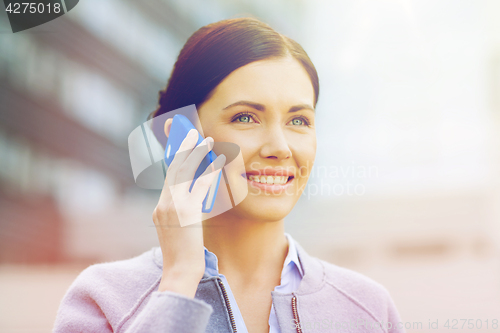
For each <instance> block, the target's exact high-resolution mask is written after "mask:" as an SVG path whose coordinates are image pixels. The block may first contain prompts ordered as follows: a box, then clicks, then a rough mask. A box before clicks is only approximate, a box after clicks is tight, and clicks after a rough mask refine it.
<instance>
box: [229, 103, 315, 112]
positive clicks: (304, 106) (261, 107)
mask: <svg viewBox="0 0 500 333" xmlns="http://www.w3.org/2000/svg"><path fill="white" fill-rule="evenodd" d="M239 105H244V106H249V107H251V108H253V109H256V110H259V111H265V110H266V107H265V106H264V105H263V104H260V103H255V102H249V101H238V102H236V103H233V104H230V105H228V106H226V107H225V108H224V109H223V110H226V109H229V108H232V107H234V106H239ZM304 109H308V110H311V111H312V112H315V110H314V108H313V107H312V106H311V105H309V104H299V105H294V106H292V107H291V108H290V110H288V112H297V111H300V110H304Z"/></svg>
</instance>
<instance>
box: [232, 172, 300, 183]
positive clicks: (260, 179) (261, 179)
mask: <svg viewBox="0 0 500 333" xmlns="http://www.w3.org/2000/svg"><path fill="white" fill-rule="evenodd" d="M241 176H242V177H245V175H244V174H242V175H241ZM245 178H246V179H247V180H248V181H250V182H254V183H258V184H266V185H286V184H288V183H290V182H291V181H292V180H293V178H294V176H268V175H261V176H259V175H248V174H247V175H246V177H245Z"/></svg>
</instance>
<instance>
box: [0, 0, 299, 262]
mask: <svg viewBox="0 0 500 333" xmlns="http://www.w3.org/2000/svg"><path fill="white" fill-rule="evenodd" d="M261 2H262V1H261ZM273 6H275V9H276V11H274V12H272V11H271V12H270V11H267V10H266V11H264V10H263V9H262V7H261V6H259V3H258V2H257V3H256V2H241V3H230V2H226V1H212V2H210V3H209V2H205V1H180V0H175V1H161V0H151V1H145V0H144V1H131V0H130V1H129V0H107V1H99V0H86V1H80V3H79V4H78V6H77V7H75V9H73V10H72V11H71V12H69V13H68V14H66V15H64V16H62V17H60V18H58V19H56V20H54V21H51V22H48V23H46V24H43V25H41V26H38V27H35V28H32V29H29V30H26V31H23V32H19V33H16V34H12V33H11V30H10V27H9V25H8V19H7V16H6V13H5V12H4V11H3V10H2V13H1V16H0V23H1V25H0V29H1V34H0V82H1V83H0V101H1V103H0V155H1V158H0V184H1V190H0V262H4V263H5V262H26V263H28V262H57V261H65V260H71V261H74V260H84V261H96V260H111V259H117V258H122V257H126V256H128V255H132V254H137V253H138V252H137V251H139V250H145V249H147V248H148V247H149V246H153V245H155V244H156V243H155V242H156V236H155V232H154V230H153V229H152V228H150V227H151V226H152V222H151V221H150V220H149V219H150V216H151V212H152V209H153V208H154V204H155V200H157V198H158V193H159V192H157V191H146V190H142V189H140V188H138V187H137V186H136V185H135V184H134V180H133V176H132V171H131V168H130V160H129V157H128V148H127V137H128V134H129V133H130V132H131V131H132V130H133V129H134V128H135V127H137V126H138V125H140V124H141V123H142V122H144V121H145V120H146V117H147V115H148V114H149V113H150V112H152V111H153V110H154V109H155V108H156V104H157V98H158V91H159V90H161V89H163V88H164V86H165V85H166V82H167V79H168V76H169V74H170V71H171V69H172V66H173V64H174V61H175V59H176V57H177V54H178V52H179V51H180V49H181V47H182V45H183V43H184V42H185V41H186V40H187V38H188V37H189V36H190V35H191V34H192V33H193V32H194V31H195V30H196V29H198V28H199V27H201V26H203V25H205V24H208V23H211V22H214V21H217V20H220V19H225V18H228V17H231V16H234V15H235V14H237V13H240V15H241V13H243V15H244V13H247V14H249V15H253V16H257V17H261V18H262V19H264V20H267V21H268V22H269V23H273V25H274V26H275V27H276V28H278V29H280V30H281V31H284V32H286V33H290V34H298V32H299V31H300V29H299V26H298V25H296V24H292V22H295V23H296V22H298V21H299V18H300V17H299V16H300V2H298V1H294V3H293V4H292V5H291V6H290V2H287V3H286V6H285V2H284V1H280V2H276V3H274V4H273ZM273 13H274V14H273ZM277 13H286V14H287V16H288V18H292V19H293V20H285V19H284V17H282V16H281V15H276V14H277ZM119 239H121V240H120V241H119ZM89 243H92V244H89Z"/></svg>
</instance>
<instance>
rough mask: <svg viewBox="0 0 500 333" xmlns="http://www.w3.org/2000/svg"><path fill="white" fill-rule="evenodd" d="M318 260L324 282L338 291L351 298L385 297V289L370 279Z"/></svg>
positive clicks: (386, 294)
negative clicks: (322, 270) (321, 267)
mask: <svg viewBox="0 0 500 333" xmlns="http://www.w3.org/2000/svg"><path fill="white" fill-rule="evenodd" d="M317 260H319V261H320V262H321V263H322V265H323V267H324V272H325V282H326V283H328V284H330V285H332V286H333V287H335V288H336V289H339V290H340V291H344V292H345V293H348V294H350V295H353V296H358V297H365V296H368V295H372V296H373V295H379V296H381V297H387V296H388V291H387V289H386V288H385V287H384V286H383V285H382V284H380V283H379V282H377V281H375V280H373V279H372V278H370V277H368V276H366V275H364V274H362V273H359V272H357V271H355V270H352V269H349V268H345V267H341V266H338V265H336V264H333V263H331V262H328V261H325V260H322V259H317Z"/></svg>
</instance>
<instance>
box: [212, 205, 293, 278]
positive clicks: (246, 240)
mask: <svg viewBox="0 0 500 333" xmlns="http://www.w3.org/2000/svg"><path fill="white" fill-rule="evenodd" d="M284 232H285V230H284V220H280V221H276V222H263V221H250V220H246V219H241V218H235V216H230V215H229V214H221V215H218V216H216V217H214V218H211V219H209V220H205V221H204V222H203V238H204V244H205V247H206V248H207V249H208V250H209V251H210V252H213V253H214V254H215V255H216V256H217V259H218V266H219V273H221V274H224V275H225V276H226V277H228V276H231V277H234V278H236V279H237V280H239V281H240V282H241V283H245V282H251V283H256V282H257V281H259V280H261V279H262V277H265V276H274V277H276V276H277V277H278V278H279V277H280V276H281V270H282V268H283V262H284V260H285V258H286V255H287V253H288V241H287V239H286V237H285V235H284ZM278 282H279V281H278Z"/></svg>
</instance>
